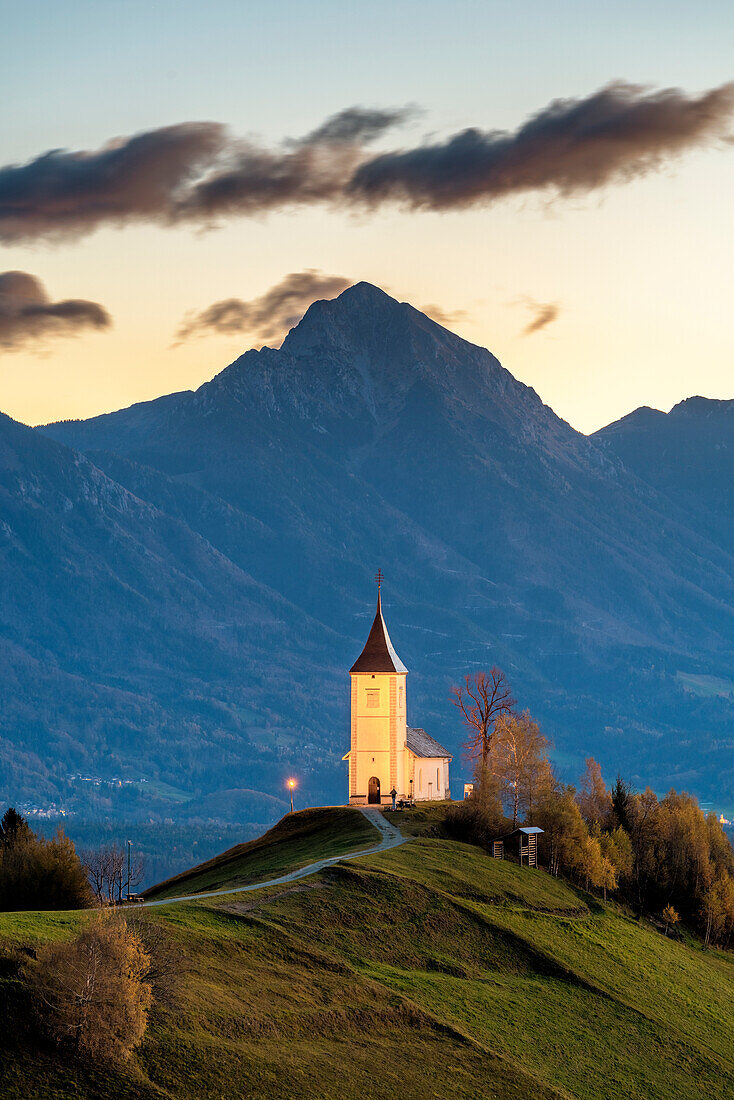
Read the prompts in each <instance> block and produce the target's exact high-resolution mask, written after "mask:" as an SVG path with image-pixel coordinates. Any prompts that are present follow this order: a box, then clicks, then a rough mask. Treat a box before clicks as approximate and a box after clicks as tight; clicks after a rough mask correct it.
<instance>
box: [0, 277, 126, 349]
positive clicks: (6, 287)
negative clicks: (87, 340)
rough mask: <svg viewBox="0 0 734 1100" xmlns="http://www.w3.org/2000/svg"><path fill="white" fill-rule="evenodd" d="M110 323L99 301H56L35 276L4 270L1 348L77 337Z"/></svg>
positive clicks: (0, 306) (1, 280)
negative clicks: (58, 337) (83, 332)
mask: <svg viewBox="0 0 734 1100" xmlns="http://www.w3.org/2000/svg"><path fill="white" fill-rule="evenodd" d="M110 323H111V322H110V316H109V314H108V313H107V311H106V310H105V309H103V308H102V306H100V305H98V304H97V303H96V302H86V301H84V300H83V299H81V298H67V299H66V300H65V301H63V302H52V301H51V300H50V299H49V296H48V294H47V293H46V291H45V290H44V288H43V284H42V283H41V282H40V281H39V280H38V279H36V278H35V276H33V275H29V274H28V273H27V272H25V271H4V272H0V348H3V349H5V350H6V351H7V350H11V351H13V350H15V349H17V348H19V347H20V346H21V345H23V344H27V343H29V342H31V341H38V340H42V339H45V338H47V337H51V336H76V335H77V334H78V333H79V332H80V331H81V330H82V329H85V328H97V329H101V328H108V327H109V325H110Z"/></svg>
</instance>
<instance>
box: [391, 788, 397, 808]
mask: <svg viewBox="0 0 734 1100" xmlns="http://www.w3.org/2000/svg"><path fill="white" fill-rule="evenodd" d="M390 797H391V798H392V808H393V810H394V809H395V799H396V798H397V797H398V792H397V791H396V790H395V788H394V787H393V789H392V790H391V791H390Z"/></svg>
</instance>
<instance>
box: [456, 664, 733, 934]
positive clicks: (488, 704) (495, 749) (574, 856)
mask: <svg viewBox="0 0 734 1100" xmlns="http://www.w3.org/2000/svg"><path fill="white" fill-rule="evenodd" d="M452 700H453V702H454V704H455V706H456V707H457V709H458V710H459V712H460V714H461V716H462V718H463V721H464V724H465V727H466V729H467V734H468V736H467V740H466V743H465V750H466V754H467V756H468V757H469V759H470V760H471V761H472V763H473V764H474V769H475V784H474V793H473V796H472V797H471V798H470V799H469V800H468V801H466V802H464V803H458V804H456V805H454V806H452V807H450V808H449V810H448V812H447V818H446V825H447V828H448V830H449V832H450V833H451V834H452V835H454V836H456V837H457V838H460V839H464V840H469V841H471V842H473V843H478V844H481V845H482V846H484V847H486V848H487V850H491V842H492V840H493V839H495V838H497V837H498V836H501V835H502V834H503V833H506V832H509V831H510V830H511V829H514V828H515V827H516V826H517V825H518V823H519V822H521V821H522V822H523V823H525V824H528V825H531V824H532V825H536V826H538V827H539V828H541V829H543V836H542V840H541V854H542V860H543V862H544V864H545V866H546V868H547V870H549V871H550V872H551V874H555V875H559V874H560V875H564V876H565V877H567V878H568V879H570V880H571V881H573V882H575V883H577V884H578V885H580V886H582V887H583V888H585V889H586V890H590V889H595V890H598V891H599V892H600V893H601V894H602V895H603V897H604V898H605V899H606V897H607V895H608V894H610V893H612V894H614V895H615V896H616V897H618V898H619V899H620V900H622V901H624V902H625V903H626V904H628V905H630V906H631V907H632V908H633V909H634V911H635V912H636V913H637V915H638V916H642V914H644V913H647V914H649V915H651V916H652V917H654V918H655V919H657V920H658V921H659V922H660V923H661V925H662V927H663V928H664V930H665V932H666V934H667V933H668V932H669V931H671V930H672V929H674V928H675V926H676V925H677V924H678V922H679V920H681V919H682V920H683V921H685V923H686V924H687V925H689V926H690V927H691V928H693V929H694V930H696V931H697V932H698V933H700V935H701V936H702V937H703V940H704V943H705V944H706V945H709V944H720V945H725V946H731V945H732V944H733V943H734V851H733V850H732V847H731V844H730V843H729V840H728V838H727V836H726V833H725V832H724V830H723V828H722V826H721V824H720V823H719V821H718V819H717V817H716V815H715V814H708V815H707V814H704V812H703V811H702V810H701V808H700V807H699V805H698V803H697V801H696V799H695V798H694V797H693V796H692V795H689V794H686V793H679V792H677V791H675V790H671V791H669V792H668V794H667V795H665V797H664V798H658V796H657V795H656V794H655V793H654V792H653V791H652V790H651V789H650V788H649V787H648V788H647V789H646V790H645V791H643V792H642V793H639V792H636V791H634V790H633V789H632V787H631V785H630V784H629V783H627V782H625V780H624V779H622V778H621V777H617V780H616V782H615V783H614V784H613V785H612V786H611V787H607V785H606V784H605V782H604V779H603V777H602V773H601V768H600V766H599V764H598V763H597V762H596V761H595V760H594V759H593V758H589V759H588V760H587V761H586V768H585V771H584V773H583V775H582V776H581V777H580V780H579V783H578V785H577V786H573V785H570V784H565V783H562V782H561V781H560V780H559V778H558V777H557V775H556V774H555V772H554V769H553V767H552V765H551V762H550V760H549V758H548V749H549V748H550V742H549V741H548V739H547V738H546V737H545V736H544V735H543V734H542V732H541V730H540V728H539V726H538V724H537V722H536V721H535V720H534V719H533V718H532V716H531V715H530V713H529V712H528V711H527V710H525V711H522V712H519V711H518V710H517V700H516V699H515V697H514V695H513V693H512V690H511V688H510V685H509V683H508V681H507V677H506V676H505V674H504V673H503V672H502V670H501V669H498V668H492V669H491V670H490V671H489V672H488V673H486V672H478V673H475V674H473V675H471V676H467V677H466V678H465V681H464V684H463V686H461V687H456V688H454V689H453V694H452Z"/></svg>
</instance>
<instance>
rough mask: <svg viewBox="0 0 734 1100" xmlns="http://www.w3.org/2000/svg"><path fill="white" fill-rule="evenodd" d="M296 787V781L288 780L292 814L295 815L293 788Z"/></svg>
mask: <svg viewBox="0 0 734 1100" xmlns="http://www.w3.org/2000/svg"><path fill="white" fill-rule="evenodd" d="M295 786H296V781H295V779H289V780H288V790H289V791H290V792H291V813H293V788H294V787H295Z"/></svg>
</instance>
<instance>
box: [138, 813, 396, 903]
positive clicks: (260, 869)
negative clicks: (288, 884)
mask: <svg viewBox="0 0 734 1100" xmlns="http://www.w3.org/2000/svg"><path fill="white" fill-rule="evenodd" d="M379 840H380V834H379V832H378V830H377V829H376V828H375V827H374V825H370V823H369V821H368V820H367V818H366V817H365V816H364V814H363V813H360V811H359V810H354V809H349V808H348V807H346V806H333V807H329V808H328V809H323V808H319V809H311V810H300V811H299V812H298V813H294V814H288V815H287V816H286V817H283V818H281V820H280V821H279V822H278V823H277V825H274V826H273V828H272V829H269V830H268V832H267V833H264V834H263V836H260V837H257V838H256V839H255V840H249V841H247V842H246V843H245V844H236V845H235V846H234V847H233V848H229V849H228V850H227V851H226V852H222V854H221V855H218V856H215V857H214V858H213V859H208V860H206V862H205V863H199V864H198V865H197V866H196V867H192V868H191V870H189V871H184V872H183V873H182V874H180V875H174V876H173V877H172V878H169V879H166V880H165V882H161V883H158V884H157V885H155V886H151V888H150V889H149V890H146V892H145V896H146V898H147V899H148V900H149V901H158V900H160V899H162V898H175V897H180V896H181V895H185V894H200V893H203V892H204V891H206V890H223V889H225V888H227V887H232V886H247V885H248V884H249V883H251V882H264V881H266V880H267V879H272V878H279V877H280V876H281V875H284V874H286V873H287V872H288V871H295V870H296V869H297V868H299V867H303V866H304V865H305V864H307V863H314V862H316V861H317V860H319V859H328V858H329V857H330V856H340V855H343V854H344V853H345V852H354V851H356V850H357V849H359V848H369V847H371V846H372V845H374V844H377V843H378V842H379Z"/></svg>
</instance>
